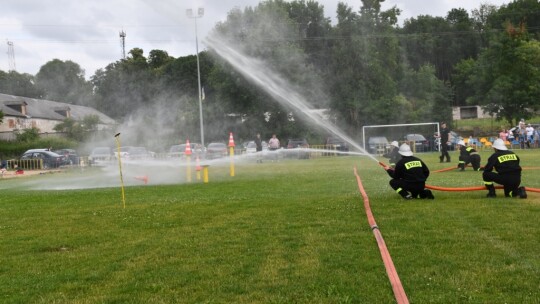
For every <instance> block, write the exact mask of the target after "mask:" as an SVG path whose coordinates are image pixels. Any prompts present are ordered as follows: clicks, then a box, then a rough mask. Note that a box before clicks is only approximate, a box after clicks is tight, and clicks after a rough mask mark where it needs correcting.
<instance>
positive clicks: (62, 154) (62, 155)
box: [18, 148, 79, 169]
mask: <svg viewBox="0 0 540 304" xmlns="http://www.w3.org/2000/svg"><path fill="white" fill-rule="evenodd" d="M37 161H40V162H41V167H42V168H43V169H52V168H58V167H61V166H66V165H77V164H79V156H78V155H77V152H76V151H75V150H73V149H59V150H51V149H45V148H44V149H30V150H27V151H26V152H24V153H23V155H22V156H21V158H20V161H19V164H18V166H20V167H23V168H24V167H26V166H35V165H36V164H37ZM34 162H36V164H34Z"/></svg>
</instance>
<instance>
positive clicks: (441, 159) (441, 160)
mask: <svg viewBox="0 0 540 304" xmlns="http://www.w3.org/2000/svg"><path fill="white" fill-rule="evenodd" d="M443 158H444V156H442V155H441V156H439V160H440V162H441V163H442V162H443Z"/></svg>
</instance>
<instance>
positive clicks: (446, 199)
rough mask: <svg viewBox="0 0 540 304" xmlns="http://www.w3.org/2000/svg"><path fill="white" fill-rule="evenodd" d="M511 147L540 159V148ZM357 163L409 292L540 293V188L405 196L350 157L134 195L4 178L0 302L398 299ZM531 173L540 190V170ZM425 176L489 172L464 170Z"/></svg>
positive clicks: (450, 178) (526, 158)
mask: <svg viewBox="0 0 540 304" xmlns="http://www.w3.org/2000/svg"><path fill="white" fill-rule="evenodd" d="M516 152H517V153H518V155H519V156H520V158H521V159H522V166H524V167H533V166H535V165H536V164H538V157H539V156H540V150H517V151H516ZM417 155H418V156H419V157H420V158H422V159H423V160H424V161H425V162H426V163H427V164H428V166H429V167H430V169H431V170H432V171H435V170H437V169H442V168H446V167H448V166H456V164H457V153H456V152H453V153H452V157H453V160H454V162H452V163H439V162H438V154H437V153H425V154H421V153H419V154H417ZM488 155H489V152H482V163H483V164H484V163H485V161H486V159H487V157H488ZM380 160H382V161H385V159H382V158H381V159H380ZM354 166H356V167H357V168H358V172H359V175H360V177H361V178H362V182H363V184H364V187H365V189H366V191H367V194H368V196H369V199H370V203H371V208H372V211H373V213H374V216H375V220H376V221H377V224H378V226H379V228H380V231H381V233H382V235H383V237H384V239H385V242H386V245H387V246H388V249H389V251H390V254H391V256H392V259H393V261H394V264H395V266H396V269H397V271H398V274H399V276H400V279H401V281H402V283H403V286H404V289H405V292H406V293H407V296H408V298H409V300H410V302H411V303H538V302H540V293H539V292H538V290H539V288H540V257H539V255H538V248H540V225H539V224H538V219H539V218H540V195H539V194H537V193H529V198H528V199H526V200H520V199H510V198H504V197H501V196H502V192H501V190H498V194H499V197H498V198H496V199H486V198H485V193H486V192H485V191H474V192H439V191H435V192H434V194H435V197H436V199H435V200H433V201H427V200H413V201H403V200H401V199H400V198H399V197H398V196H397V194H395V193H394V192H393V191H392V189H391V188H390V187H389V186H388V179H389V177H388V176H387V174H386V173H385V172H384V171H383V170H382V169H381V167H380V166H379V165H378V164H377V163H376V162H374V161H373V160H371V159H369V158H367V157H353V156H346V157H332V158H318V159H311V160H284V161H281V162H278V163H263V164H256V163H255V162H253V163H250V164H239V165H237V166H236V170H235V171H236V174H235V175H236V176H235V177H230V176H228V167H223V168H214V169H213V171H212V172H211V180H210V183H209V184H198V183H192V184H181V185H152V184H151V182H150V184H149V185H147V186H140V187H128V188H126V203H127V207H126V209H123V208H122V203H121V197H120V189H119V187H113V188H105V189H89V190H65V191H56V190H55V191H52V190H51V191H24V190H23V191H21V189H18V187H19V186H18V185H20V182H21V181H20V180H19V179H15V180H1V181H0V188H3V190H2V200H1V202H0V214H1V218H0V235H1V242H0V250H1V252H2V263H0V302H2V303H393V302H394V298H393V294H392V290H391V286H390V283H389V281H388V278H387V276H386V272H385V270H384V265H383V263H382V260H381V257H380V254H379V251H378V248H377V244H376V241H375V239H374V237H373V233H372V231H371V229H370V227H369V225H368V223H367V219H366V215H365V211H364V208H363V201H362V198H361V196H360V194H359V192H358V189H357V185H356V180H355V178H354V175H353V170H352V169H353V167H354ZM29 178H30V179H40V178H55V177H54V175H47V176H36V177H29ZM523 180H524V185H525V186H529V187H534V188H540V174H538V170H524V171H523ZM428 183H429V184H432V185H437V186H449V187H452V186H456V187H461V186H476V185H481V184H482V180H481V173H479V172H473V171H472V170H471V169H470V168H468V170H467V171H465V172H459V171H450V172H444V173H433V174H432V175H431V177H430V179H429V181H428Z"/></svg>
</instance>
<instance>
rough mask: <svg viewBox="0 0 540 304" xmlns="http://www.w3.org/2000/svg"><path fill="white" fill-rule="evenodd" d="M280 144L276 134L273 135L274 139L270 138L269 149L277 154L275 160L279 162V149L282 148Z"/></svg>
mask: <svg viewBox="0 0 540 304" xmlns="http://www.w3.org/2000/svg"><path fill="white" fill-rule="evenodd" d="M280 146H281V145H280V143H279V139H278V138H277V136H276V134H272V138H270V139H269V140H268V149H269V150H270V151H272V152H273V153H276V154H275V159H276V160H277V158H278V155H277V149H279V148H280Z"/></svg>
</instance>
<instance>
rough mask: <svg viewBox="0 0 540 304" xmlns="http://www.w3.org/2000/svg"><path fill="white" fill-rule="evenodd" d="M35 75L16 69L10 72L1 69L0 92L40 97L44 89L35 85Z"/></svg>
mask: <svg viewBox="0 0 540 304" xmlns="http://www.w3.org/2000/svg"><path fill="white" fill-rule="evenodd" d="M34 79H35V77H34V76H32V75H30V74H26V73H24V74H20V73H17V72H16V71H9V72H8V73H6V72H4V71H1V70H0V92H2V93H4V94H10V95H15V96H23V97H30V98H40V97H41V96H42V95H43V92H42V90H40V89H38V88H37V87H36V86H35V85H34V81H35V80H34Z"/></svg>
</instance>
